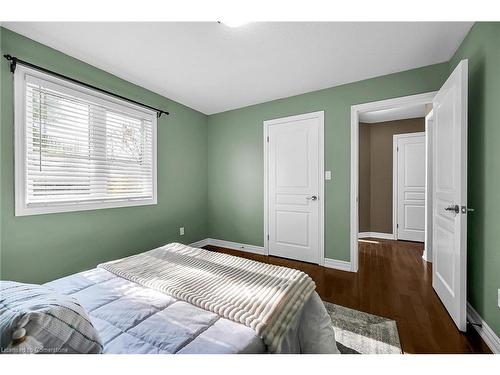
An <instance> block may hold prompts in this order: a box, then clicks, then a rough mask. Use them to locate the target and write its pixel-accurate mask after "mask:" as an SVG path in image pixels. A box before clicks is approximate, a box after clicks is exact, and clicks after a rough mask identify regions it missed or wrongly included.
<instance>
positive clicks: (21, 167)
mask: <svg viewBox="0 0 500 375" xmlns="http://www.w3.org/2000/svg"><path fill="white" fill-rule="evenodd" d="M26 75H29V76H31V77H35V78H39V79H43V80H44V81H48V82H49V83H50V85H55V87H56V88H57V90H58V91H62V92H66V93H69V94H72V95H74V94H75V92H76V93H78V96H79V97H81V98H85V97H87V98H91V99H92V101H93V102H97V103H102V104H105V105H106V106H107V107H111V108H114V109H116V110H123V109H124V108H125V109H126V111H127V112H128V113H133V112H136V113H137V114H140V115H141V116H144V115H146V116H148V117H150V118H151V122H152V140H151V141H152V152H153V155H152V169H153V170H152V178H153V186H152V192H153V194H152V198H117V199H116V200H112V199H101V200H96V201H90V202H89V201H83V202H60V203H58V202H53V203H36V204H31V205H28V204H27V202H26V201H27V199H26V198H27V185H26V181H27V168H26V167H27V154H26V150H27V140H26V110H25V109H26V108H25V105H26V97H25V96H26ZM14 128H15V130H14V147H15V151H14V153H15V155H14V169H15V215H16V216H28V215H40V214H49V213H58V212H74V211H87V210H97V209H104V208H118V207H132V206H145V205H156V204H157V203H158V201H157V191H158V190H157V116H156V112H154V111H151V110H148V109H146V108H144V107H141V106H138V105H134V104H132V103H130V102H127V101H125V100H120V99H118V98H115V97H113V96H110V95H106V94H103V93H101V92H99V91H96V90H92V89H89V88H87V87H84V86H82V85H78V84H75V83H72V82H69V81H66V80H64V79H61V78H57V77H54V76H52V75H49V74H46V73H43V72H40V71H38V70H35V69H32V68H29V67H26V66H23V65H21V64H18V65H17V67H16V71H15V73H14Z"/></svg>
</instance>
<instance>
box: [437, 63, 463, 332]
mask: <svg viewBox="0 0 500 375" xmlns="http://www.w3.org/2000/svg"><path fill="white" fill-rule="evenodd" d="M467 65H468V64H467V60H463V61H461V62H460V64H459V65H458V66H457V67H456V69H455V70H454V71H453V73H452V74H451V76H450V77H449V78H448V80H447V81H446V82H445V84H444V85H443V87H442V88H441V90H439V92H438V93H437V95H436V97H435V99H434V103H433V112H434V149H433V157H434V167H435V168H434V171H433V238H432V250H433V251H432V263H433V264H432V286H433V287H434V289H435V291H436V293H437V294H438V296H439V298H440V299H441V301H442V302H443V304H444V306H445V307H446V309H447V310H448V312H449V314H450V316H451V317H452V318H453V321H454V322H455V324H456V325H457V327H458V328H459V329H460V330H461V331H465V330H466V294H467V293H466V292H467V289H466V282H467V273H466V272H467V268H466V262H467V215H466V214H467Z"/></svg>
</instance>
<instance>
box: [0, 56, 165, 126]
mask: <svg viewBox="0 0 500 375" xmlns="http://www.w3.org/2000/svg"><path fill="white" fill-rule="evenodd" d="M3 57H5V58H6V59H7V60H8V61H10V72H11V73H14V72H15V71H16V67H17V64H18V63H19V64H23V65H26V66H28V67H30V68H33V69H37V70H39V71H41V72H44V73H48V74H52V75H54V76H56V77H59V78H62V79H65V80H67V81H70V82H73V83H76V84H79V85H83V86H86V87H89V88H91V89H93V90H97V91H99V92H102V93H104V94H107V95H111V96H114V97H115V98H118V99H121V100H125V101H128V102H131V103H134V104H137V105H139V106H141V107H145V108H148V109H151V110H154V111H156V118H160V117H161V115H162V114H166V115H169V114H170V112H168V111H163V110H161V109H158V108H155V107H151V106H150V105H147V104H144V103H140V102H138V101H136V100H132V99H128V98H125V97H124V96H121V95H118V94H114V93H112V92H110V91H107V90H104V89H101V88H99V87H96V86H93V85H90V84H88V83H85V82H82V81H79V80H77V79H74V78H71V77H68V76H65V75H63V74H60V73H56V72H53V71H51V70H48V69H45V68H43V67H41V66H37V65H35V64H32V63H29V62H27V61H23V60H20V59H18V58H17V57H14V56H11V55H8V54H7V55H3Z"/></svg>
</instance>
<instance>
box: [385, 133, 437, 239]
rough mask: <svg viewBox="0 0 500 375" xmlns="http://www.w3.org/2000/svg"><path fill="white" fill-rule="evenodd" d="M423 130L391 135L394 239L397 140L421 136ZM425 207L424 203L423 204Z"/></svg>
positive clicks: (394, 230)
mask: <svg viewBox="0 0 500 375" xmlns="http://www.w3.org/2000/svg"><path fill="white" fill-rule="evenodd" d="M423 135H425V132H416V133H402V134H394V135H393V136H392V234H393V236H394V239H395V240H397V239H398V221H399V218H398V205H399V202H398V170H399V168H398V140H400V139H401V138H412V137H421V136H423ZM427 194H428V192H427V188H425V196H427ZM424 207H425V205H424Z"/></svg>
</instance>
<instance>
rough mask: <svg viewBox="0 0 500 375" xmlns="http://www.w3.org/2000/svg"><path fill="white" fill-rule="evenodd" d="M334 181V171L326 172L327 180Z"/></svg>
mask: <svg viewBox="0 0 500 375" xmlns="http://www.w3.org/2000/svg"><path fill="white" fill-rule="evenodd" d="M331 179H332V171H325V180H331Z"/></svg>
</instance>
